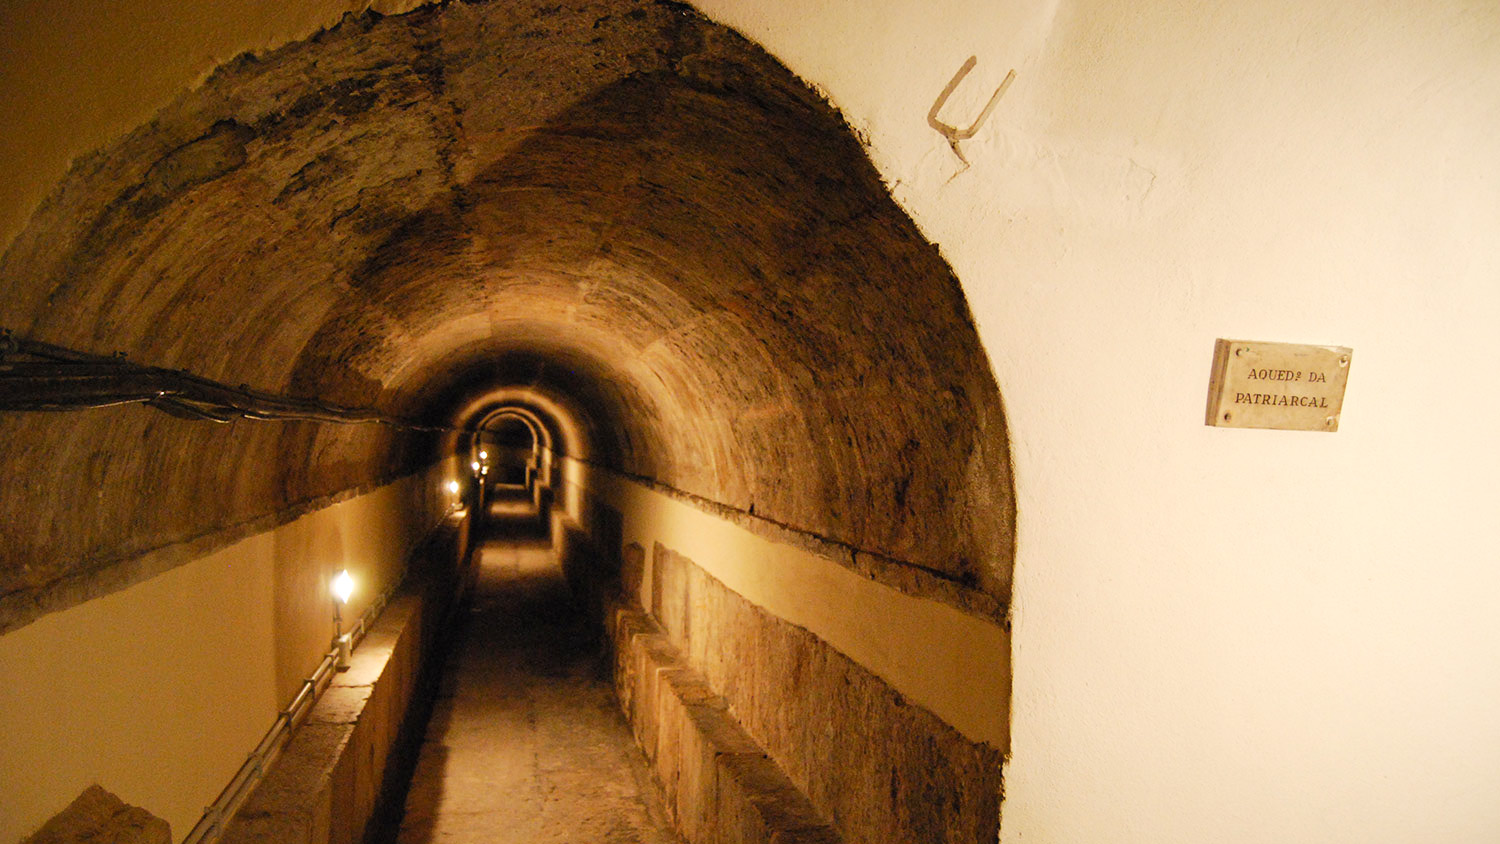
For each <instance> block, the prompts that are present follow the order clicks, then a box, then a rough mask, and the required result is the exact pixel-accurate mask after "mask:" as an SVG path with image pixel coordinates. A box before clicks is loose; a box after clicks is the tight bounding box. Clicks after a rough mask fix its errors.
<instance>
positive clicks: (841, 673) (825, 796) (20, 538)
mask: <svg viewBox="0 0 1500 844" xmlns="http://www.w3.org/2000/svg"><path fill="white" fill-rule="evenodd" d="M0 272H3V275H4V278H5V279H6V280H7V285H6V286H5V288H4V289H3V290H0V312H3V313H4V314H6V317H5V321H6V326H7V327H9V328H11V329H13V330H15V331H16V332H17V334H18V335H20V336H23V337H26V338H29V339H33V340H40V341H46V342H51V343H55V344H58V345H60V346H66V347H69V348H75V349H83V350H89V351H94V352H101V353H109V352H114V351H122V352H124V353H126V354H127V355H128V356H129V357H130V358H131V359H132V360H137V361H141V362H144V363H149V364H152V365H157V366H163V367H170V368H183V369H187V370H190V371H192V372H193V373H194V374H196V375H199V376H202V377H205V378H211V379H214V380H215V381H218V382H222V383H224V384H244V385H248V386H249V387H251V388H254V389H258V390H263V391H268V392H272V393H277V394H281V395H286V396H291V397H303V398H316V399H319V400H322V401H327V402H333V403H337V404H341V405H348V406H357V407H374V408H377V409H378V410H379V411H381V412H382V413H384V414H387V415H389V416H391V417H395V418H401V419H405V420H411V421H413V422H414V423H417V425H416V426H415V427H400V426H387V425H332V424H324V423H319V422H313V421H300V422H287V423H255V422H249V421H243V420H241V421H235V422H231V423H228V424H223V425H214V424H210V423H201V422H192V421H189V420H184V419H178V418H174V417H168V416H163V415H160V414H155V413H153V412H150V411H148V410H145V409H143V408H123V409H100V410H90V411H87V412H84V413H79V414H75V415H70V416H69V417H68V418H67V422H66V424H59V422H58V419H57V418H56V417H54V416H48V415H42V414H20V415H17V414H6V415H4V416H0V428H3V433H4V437H3V438H0V460H3V462H4V465H6V466H7V467H8V468H10V469H11V470H12V473H13V474H14V476H16V477H24V478H27V479H28V481H27V482H26V484H25V485H24V487H20V488H17V489H14V490H12V491H9V492H8V494H7V495H6V496H5V498H4V500H3V502H0V531H3V541H4V543H5V544H6V545H7V547H9V548H10V549H12V552H11V553H10V554H9V555H8V556H7V559H6V563H5V567H4V570H3V572H0V619H3V621H4V624H5V626H6V627H7V628H9V629H14V628H18V627H20V626H21V625H26V624H28V623H30V622H33V621H35V620H36V619H39V618H44V617H45V616H46V615H47V614H49V613H57V612H61V611H65V610H67V609H68V608H70V607H74V606H78V605H79V604H80V603H81V602H82V601H84V600H86V599H88V598H91V597H95V596H99V595H106V594H113V593H115V592H117V591H120V590H121V589H123V588H125V587H128V586H132V585H134V584H138V583H146V582H149V581H150V580H151V579H152V578H153V577H155V576H159V575H161V574H163V573H165V572H171V571H173V570H175V569H177V568H179V567H185V566H188V565H190V564H192V563H193V562H194V561H196V560H199V559H202V558H205V557H206V555H210V554H213V553H218V552H221V551H225V552H227V550H228V549H231V548H233V547H238V546H237V545H236V544H235V543H239V542H242V541H247V540H249V539H253V538H254V537H258V536H262V535H268V532H270V533H275V535H276V536H278V537H279V536H282V535H284V534H286V533H287V532H291V534H296V531H298V530H301V529H302V528H300V527H298V526H299V525H303V524H304V523H306V520H308V519H314V518H315V517H317V516H318V514H320V513H324V512H329V511H332V510H333V508H335V507H342V506H344V505H346V504H347V505H350V506H354V502H360V501H365V500H367V499H370V498H371V497H372V496H380V495H388V497H390V498H391V500H392V501H397V502H406V503H407V506H406V510H405V511H404V512H406V513H407V515H406V516H404V517H403V518H406V519H409V520H410V522H411V523H412V524H409V525H405V526H404V527H403V528H402V529H401V530H402V531H405V532H406V533H413V532H416V530H417V527H416V524H415V523H417V522H422V521H424V520H425V521H428V522H430V521H431V514H432V513H435V512H439V511H445V508H447V507H448V506H449V504H451V502H450V501H449V500H448V499H446V498H444V496H443V494H442V493H441V492H440V489H441V487H440V484H439V483H438V480H439V479H440V478H441V479H444V480H446V479H447V478H449V477H459V476H462V474H463V468H464V465H465V463H464V461H465V458H468V457H470V456H471V455H472V454H473V451H471V450H472V449H475V448H477V447H480V446H482V445H484V444H491V445H494V446H495V449H496V451H495V455H496V459H498V456H499V455H500V454H501V453H502V452H501V451H500V449H501V447H502V444H506V447H509V445H508V444H509V443H510V442H511V440H510V439H506V438H503V437H502V434H503V433H504V432H506V431H514V432H519V431H521V430H523V429H524V430H525V431H526V437H524V438H522V439H525V440H527V441H528V442H530V443H532V444H540V446H539V447H538V448H537V449H536V450H537V452H538V454H537V455H536V466H534V467H529V470H530V471H535V472H536V473H537V474H536V476H535V480H537V481H539V483H538V484H537V486H539V487H541V488H545V489H546V490H547V491H548V495H549V502H551V501H555V503H556V505H557V506H556V508H555V510H556V512H557V513H559V514H560V515H559V518H563V519H565V520H566V521H567V522H568V523H569V524H570V525H575V526H576V529H575V531H574V532H575V533H576V536H577V540H576V541H579V542H587V543H589V544H590V545H591V546H592V547H594V548H596V549H598V551H599V552H600V554H599V556H600V559H602V560H603V561H604V562H603V563H602V568H603V570H604V571H605V572H606V573H607V574H609V575H610V578H611V579H612V582H615V583H616V584H617V587H618V589H619V590H620V591H621V592H623V594H625V595H626V596H627V598H628V599H629V601H633V602H635V603H636V604H638V605H640V607H641V609H642V610H643V611H644V613H645V616H643V617H644V618H647V619H648V620H649V622H650V623H651V624H654V625H657V626H658V627H659V628H660V631H659V634H653V635H660V636H662V637H664V641H667V642H669V643H672V644H673V646H674V647H676V648H678V649H679V650H681V651H682V653H683V654H684V657H683V658H684V659H685V660H687V661H688V663H689V664H690V665H691V666H692V668H693V669H694V670H695V671H698V672H699V673H700V674H701V675H702V676H703V678H704V683H705V684H707V687H709V688H711V689H712V690H713V692H714V694H717V695H719V696H721V698H722V699H723V700H724V705H725V707H726V708H727V709H728V710H729V711H733V712H734V713H735V716H736V717H737V718H738V719H739V720H740V722H742V723H743V728H744V730H745V731H746V733H747V735H749V736H750V737H751V738H752V739H753V740H754V741H756V742H758V746H760V747H763V748H764V752H765V754H766V755H767V757H768V758H771V759H773V760H774V761H775V763H776V764H777V765H778V766H780V767H781V768H782V769H784V772H785V774H786V775H787V776H788V777H789V778H790V781H791V782H792V783H794V784H795V786H796V787H797V788H799V789H801V790H802V791H803V792H805V793H806V795H807V797H808V799H809V800H810V801H811V802H810V805H811V806H812V807H813V809H814V810H815V811H817V812H818V813H820V814H821V815H822V816H823V817H826V818H834V819H837V824H836V825H837V826H838V829H839V832H840V834H842V835H844V836H846V837H849V838H853V839H865V840H929V839H932V840H938V839H939V838H940V840H955V841H956V840H983V839H984V837H985V836H986V835H989V838H990V839H993V834H992V833H993V830H994V827H995V824H996V820H997V818H998V801H999V769H998V763H999V754H1000V753H1002V752H1003V751H1004V749H1005V745H1006V742H1007V738H1006V735H1007V734H1006V728H1007V723H1006V717H1007V716H1006V713H1007V711H1008V709H1007V708H1008V694H1009V687H1008V682H1009V667H1008V666H1009V662H1008V660H1009V653H1008V645H1006V644H1005V642H1006V639H1005V633H1004V629H1003V619H1004V613H1005V608H1006V606H1007V605H1008V602H1009V599H1010V567H1011V561H1012V558H1013V543H1014V529H1013V522H1014V504H1013V501H1014V497H1013V494H1012V489H1011V476H1010V461H1009V456H1008V453H1007V446H1006V432H1005V422H1004V416H1003V412H1002V409H1001V401H1000V395H999V391H998V389H997V387H996V385H995V382H994V379H993V377H992V375H991V374H990V371H989V367H988V362H987V358H986V357H985V354H984V350H983V349H982V348H981V346H980V344H979V340H978V337H977V335H976V333H975V329H974V326H973V324H972V320H971V319H970V316H969V314H968V310H967V307H966V304H965V302H964V299H963V295H962V292H961V290H960V288H959V286H958V284H957V282H956V280H955V279H954V277H953V275H952V273H951V271H950V270H949V268H948V267H947V266H946V264H945V263H944V262H943V261H942V259H941V257H940V256H939V255H938V254H937V251H936V249H935V248H934V247H933V246H932V245H931V244H930V243H928V242H927V241H926V240H925V239H924V238H923V237H922V235H921V233H920V232H919V231H917V229H916V227H915V226H914V225H913V224H912V222H911V221H910V220H909V219H908V218H907V217H906V215H905V214H904V213H902V212H901V210H900V209H899V208H898V207H897V206H896V205H895V204H894V203H893V202H892V200H891V198H890V196H889V194H888V193H887V191H886V190H885V187H884V185H883V184H882V183H881V181H880V179H879V178H878V176H877V174H876V173H875V171H874V169H873V167H872V166H871V165H870V163H869V161H868V160H867V159H866V157H865V155H864V151H863V149H862V148H861V146H860V144H859V142H858V139H857V138H856V137H855V136H854V134H853V133H852V132H851V131H850V130H849V129H848V127H847V126H846V125H844V123H843V122H842V120H841V119H840V118H839V115H838V114H837V113H836V112H835V111H834V110H833V109H832V108H831V107H830V106H829V105H828V104H827V103H826V102H825V101H823V100H822V99H821V98H819V97H818V96H817V95H816V94H815V93H814V92H812V91H811V90H809V89H808V88H807V87H806V86H805V85H803V84H802V83H801V82H800V80H798V79H796V78H795V77H794V76H792V75H791V74H790V73H789V72H788V71H787V70H786V69H785V68H784V67H782V66H781V65H779V64H778V63H777V62H776V61H775V60H774V59H772V58H771V57H769V56H768V55H766V54H765V53H764V52H762V51H761V50H759V49H758V48H757V47H755V45H753V44H751V43H749V42H747V41H746V40H744V39H743V38H741V37H740V36H738V35H737V34H735V33H734V32H732V31H730V30H728V29H725V28H723V27H721V26H718V25H716V24H713V23H711V22H710V21H708V20H706V19H704V18H703V17H701V16H699V15H697V14H696V13H694V12H692V11H691V10H689V9H687V8H685V7H683V6H680V5H676V4H670V3H629V2H587V3H583V2H579V3H562V4H557V3H549V4H540V3H521V4H472V5H471V4H454V5H446V6H439V7H424V8H422V9H419V10H418V11H416V12H413V13H410V14H407V15H403V16H400V17H395V18H380V17H379V16H375V15H367V16H364V17H359V18H351V19H349V20H347V21H346V22H345V23H344V24H343V25H341V26H339V27H337V28H335V29H333V30H330V31H328V32H325V33H323V34H321V35H319V36H318V37H316V38H313V39H311V40H309V41H307V42H303V43H298V44H292V45H289V46H287V47H284V48H281V49H279V50H277V51H275V52H273V53H270V54H267V55H264V56H257V57H248V56H247V57H243V58H241V59H238V60H236V61H234V62H231V63H230V64H228V65H226V66H224V67H223V68H221V69H220V70H219V71H218V72H217V73H215V74H214V75H213V77H212V78H210V79H209V80H208V81H207V82H206V83H205V84H204V86H203V87H202V88H200V89H199V90H197V91H194V92H192V93H190V94H188V95H185V96H184V97H183V98H182V99H181V100H180V101H178V102H177V103H175V104H174V105H173V106H171V107H169V108H168V109H166V110H165V111H164V112H163V113H162V114H160V115H159V116H158V117H157V118H156V119H155V120H153V121H152V122H151V123H150V124H148V125H146V126H143V127H141V128H140V129H138V130H136V131H135V132H133V133H131V134H130V135H129V136H127V137H126V138H124V139H123V140H122V141H120V142H119V143H118V144H116V145H115V146H114V147H112V148H110V149H108V150H104V151H102V152H100V153H98V154H97V155H96V156H95V157H94V158H92V159H90V160H89V161H86V162H81V163H80V164H79V165H78V166H76V167H75V168H74V169H73V171H72V172H71V173H70V174H69V176H68V177H67V179H65V181H64V182H63V183H62V184H61V185H60V186H59V187H58V189H57V191H56V192H55V193H54V195H53V197H52V198H51V199H50V200H49V202H48V203H47V204H46V205H45V206H44V207H43V208H42V209H41V210H39V211H38V213H37V215H36V216H35V217H34V218H33V220H32V221H31V223H30V224H29V226H28V227H27V229H26V230H25V232H24V233H23V234H22V236H21V237H20V238H18V239H17V240H16V241H15V243H14V244H12V246H11V247H10V249H9V250H8V251H7V252H6V254H5V256H4V258H3V259H0ZM426 428H441V429H444V432H442V433H432V432H430V431H428V430H425V429H426ZM505 437H509V434H505ZM495 465H498V464H495ZM528 465H529V464H528ZM57 466H66V467H70V468H69V471H68V472H66V473H63V472H58V471H56V469H55V467H57ZM382 500H384V499H382ZM392 506H397V505H392ZM63 513H68V514H72V515H71V517H70V518H67V519H63V518H61V517H60V514H63ZM344 529H347V530H356V529H354V528H344ZM308 530H311V528H309V529H308ZM396 532H397V533H400V532H401V531H396ZM382 535H384V534H382ZM341 536H344V537H345V538H344V539H342V540H340V542H339V543H337V544H336V547H338V548H341V549H347V548H353V547H355V546H361V547H363V545H361V542H362V540H356V539H354V538H350V535H349V534H341ZM320 542H322V544H319V543H320ZM288 543H289V544H288V547H289V548H290V547H291V546H292V545H296V547H297V548H301V549H303V550H306V549H314V550H315V552H316V553H315V554H314V556H316V555H317V554H323V555H324V556H327V554H328V553H332V552H325V551H322V550H316V549H326V548H332V547H335V544H330V543H327V542H323V541H322V540H318V541H316V542H314V541H312V540H308V541H307V542H303V541H302V540H300V539H299V540H297V542H296V543H292V542H291V540H288ZM297 543H300V544H297ZM364 544H366V545H370V546H371V547H374V546H377V545H378V546H380V548H382V549H383V550H382V551H380V553H384V554H386V555H387V556H390V555H391V554H394V553H395V552H394V551H392V550H391V549H392V548H395V547H397V546H399V545H400V544H401V543H400V542H398V541H395V540H394V539H393V540H391V541H389V542H386V541H385V540H381V541H380V542H375V541H373V540H372V541H371V542H370V543H364ZM338 553H347V552H345V551H339V552H338ZM296 558H297V554H296V553H287V554H278V555H277V558H276V560H277V561H276V563H275V564H274V565H273V566H271V568H270V571H269V574H268V575H267V578H268V582H269V583H271V584H272V586H271V589H272V592H273V593H274V595H273V597H272V598H271V599H270V600H272V601H273V602H274V603H275V607H276V608H275V612H274V613H273V622H274V624H273V632H272V633H271V634H270V636H271V638H272V639H273V640H274V644H273V645H272V648H271V649H272V650H273V651H274V653H275V659H274V662H275V666H274V669H273V670H272V673H273V674H275V676H276V678H277V679H276V683H275V688H274V690H273V692H271V693H270V694H272V695H273V696H277V697H279V698H285V697H286V696H287V694H288V693H289V690H291V689H294V688H295V684H296V682H297V678H299V677H301V676H302V675H303V674H304V673H305V665H306V663H307V662H308V661H309V657H308V654H309V653H312V654H313V655H316V653H317V647H318V645H317V643H316V641H315V640H316V636H315V635H313V634H311V633H295V634H294V633H292V632H287V631H288V630H289V629H300V628H299V625H301V626H303V627H306V626H308V625H309V624H310V622H304V621H299V619H302V618H304V617H308V618H311V617H312V616H314V615H315V614H321V613H322V612H323V609H322V607H321V606H320V605H319V603H318V602H319V600H321V598H318V599H314V598H309V597H306V596H307V595H308V594H311V593H310V591H309V590H311V589H312V588H313V585H315V584H316V583H317V582H318V581H319V580H320V577H321V574H320V573H319V571H320V570H319V569H318V567H322V566H326V563H325V562H317V563H316V564H315V565H314V564H309V565H310V566H312V568H309V569H307V570H306V571H304V570H303V569H301V568H299V567H298V564H296V563H295V562H293V560H294V559H296ZM371 577H372V579H375V580H382V579H383V580H385V581H394V580H395V579H397V578H398V577H399V574H398V572H397V566H396V565H395V564H389V565H385V566H384V568H383V569H381V570H380V571H378V572H372V573H371ZM600 588H603V587H600ZM600 606H601V607H602V606H603V603H602V601H601V603H600ZM318 623H319V624H323V621H322V620H320V621H319V622H318ZM643 623H644V622H643ZM605 626H608V622H607V620H606V622H605ZM629 644H630V643H629V642H624V643H619V642H617V647H620V648H622V649H627V650H628V647H627V646H628V645H629ZM830 713H834V714H830ZM839 713H843V714H839ZM834 717H844V718H849V719H863V720H861V721H859V722H857V723H856V722H853V721H850V722H847V723H846V722H829V721H828V720H827V719H829V718H834ZM819 719H822V720H821V721H820V720H819ZM814 724H820V726H819V727H818V728H817V729H814V727H813V725H814ZM200 805H201V802H200Z"/></svg>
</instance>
